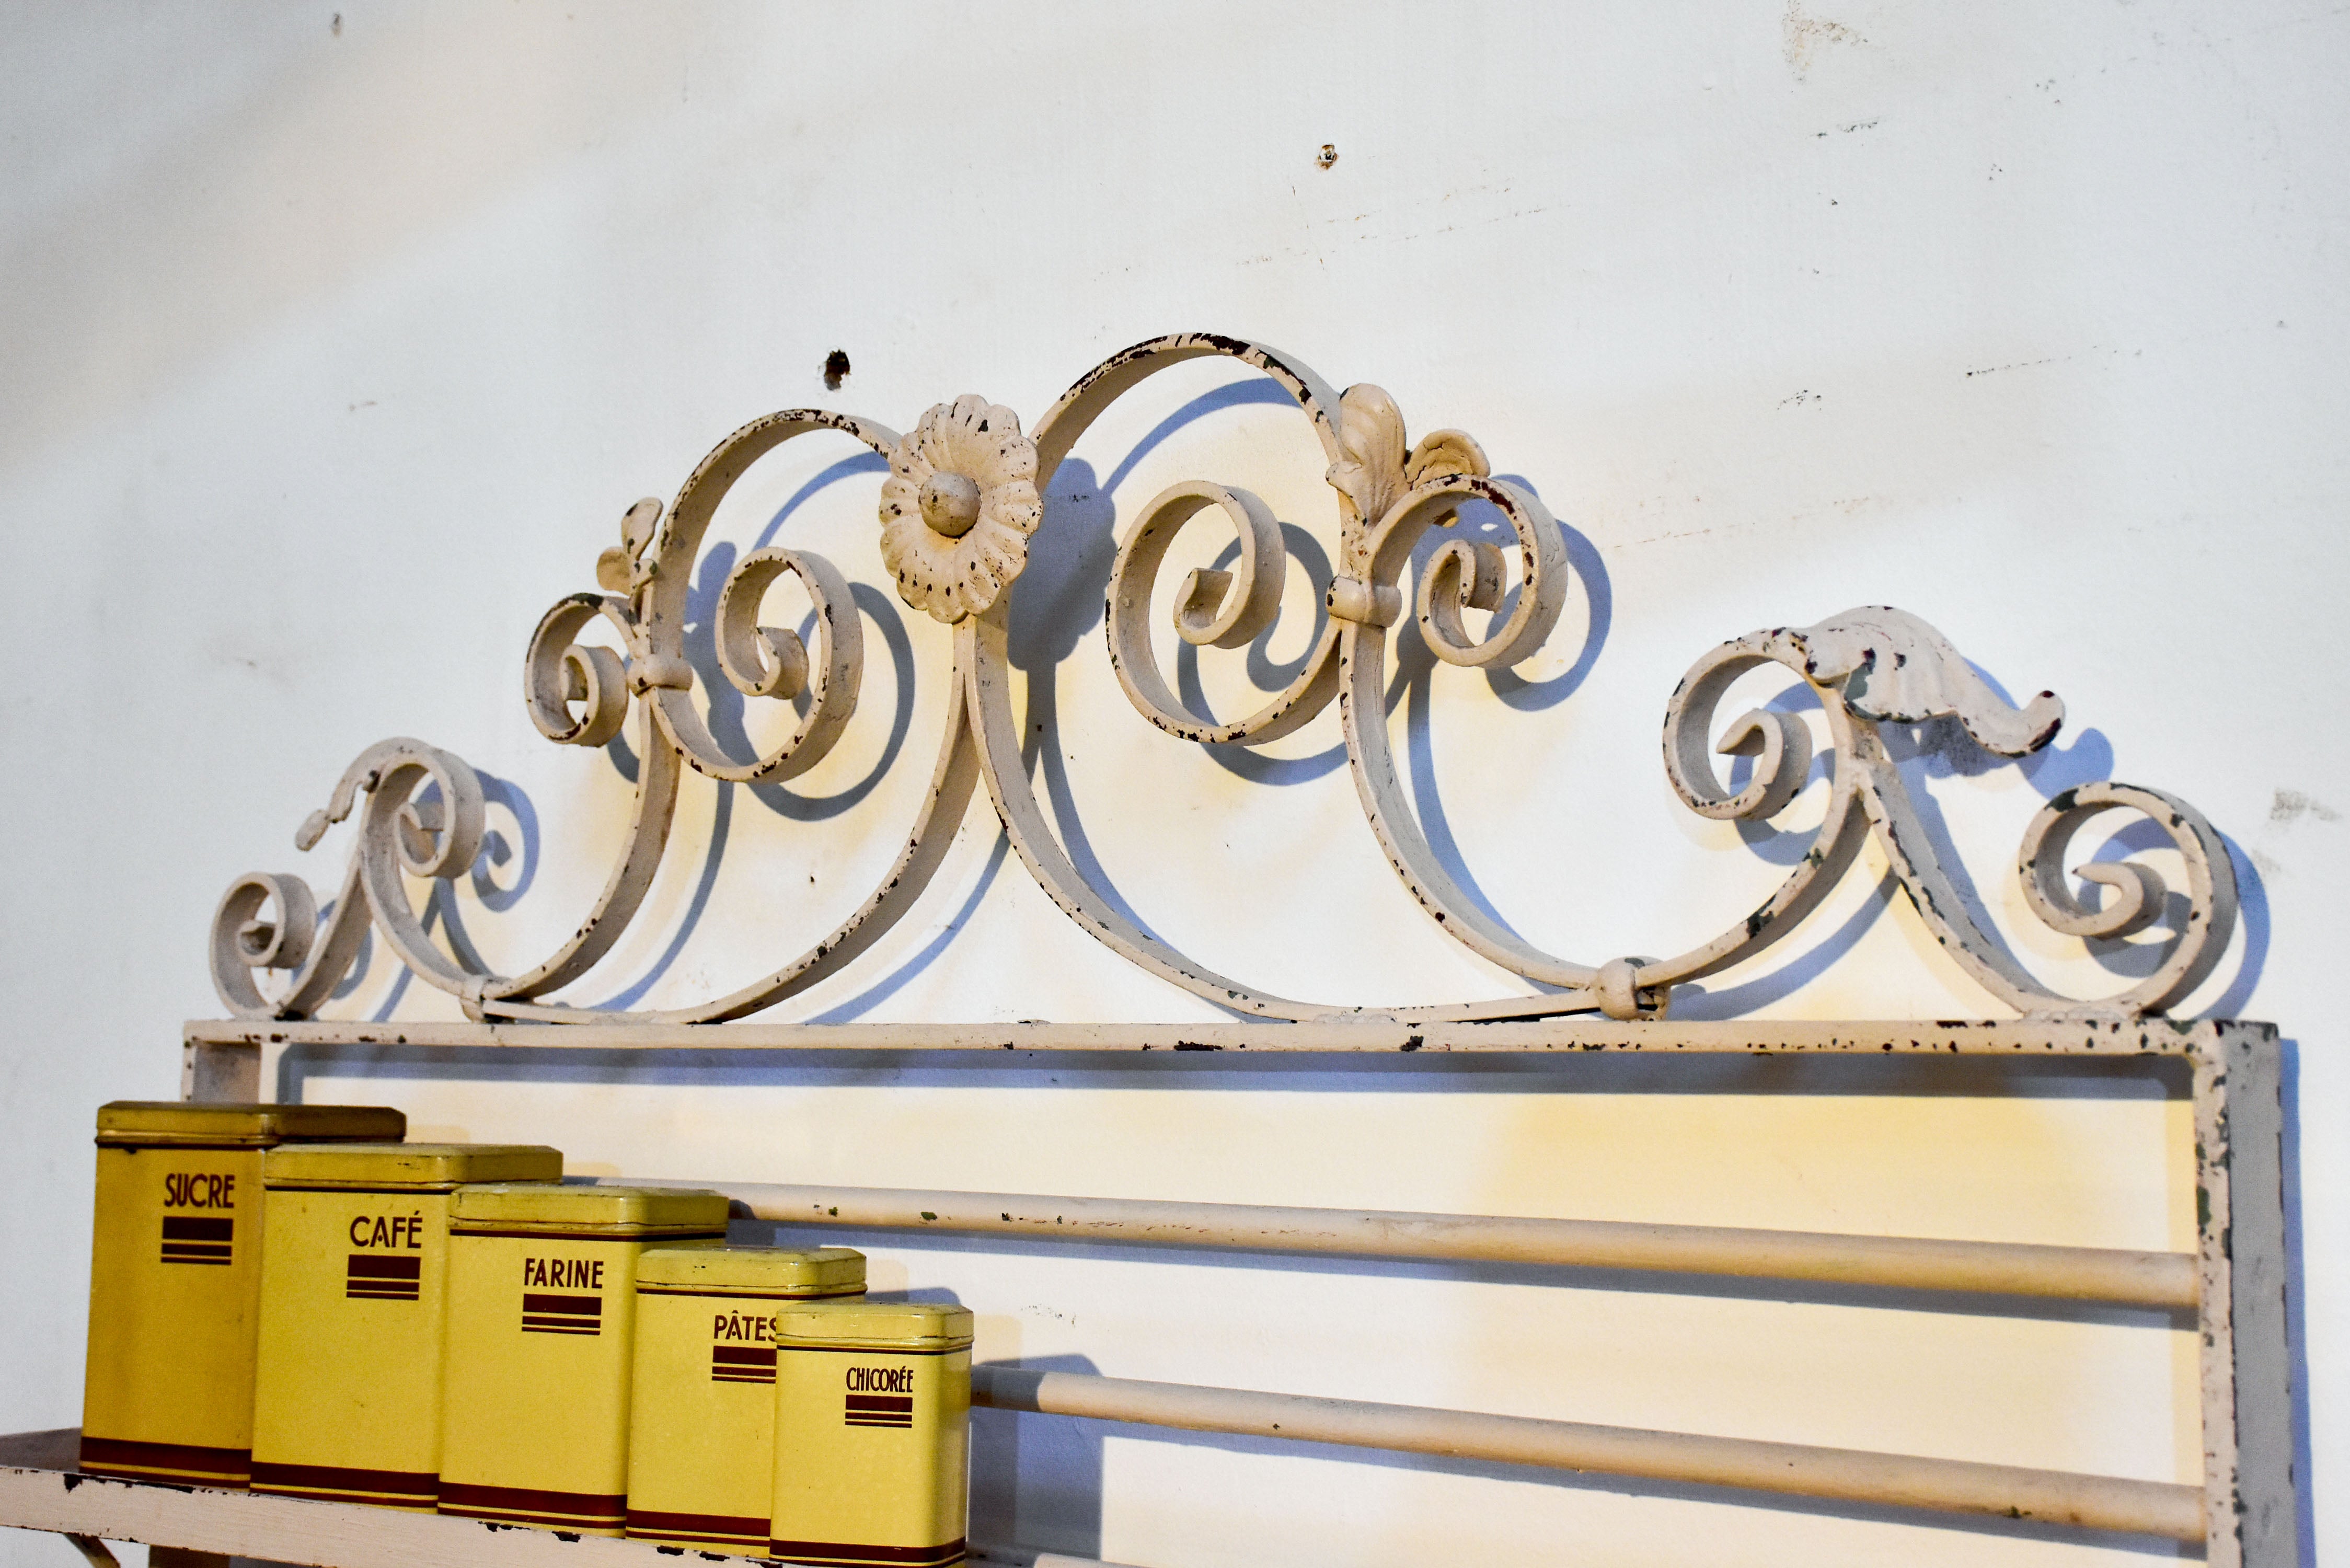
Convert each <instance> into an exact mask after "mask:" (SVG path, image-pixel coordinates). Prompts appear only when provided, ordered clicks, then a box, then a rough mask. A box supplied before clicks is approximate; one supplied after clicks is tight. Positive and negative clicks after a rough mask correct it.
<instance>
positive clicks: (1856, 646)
mask: <svg viewBox="0 0 2350 1568" xmlns="http://www.w3.org/2000/svg"><path fill="white" fill-rule="evenodd" d="M1790 636H1791V637H1792V638H1793V639H1794V640H1796V641H1797V642H1799V643H1800V644H1801V645H1802V646H1803V648H1804V667H1805V670H1806V673H1808V674H1809V675H1810V676H1811V678H1812V679H1813V680H1815V681H1817V682H1819V683H1820V684H1821V685H1823V686H1834V685H1835V684H1836V683H1837V682H1838V681H1841V682H1843V686H1842V692H1843V697H1844V701H1845V704H1846V706H1847V707H1849V708H1850V709H1851V710H1852V711H1854V712H1856V713H1857V714H1859V715H1860V716H1861V717H1862V718H1864V719H1868V720H1872V721H1874V722H1877V723H1883V724H1922V723H1924V722H1927V721H1928V720H1930V719H1941V718H1955V719H1957V720H1958V721H1959V722H1960V724H1962V725H1964V726H1965V727H1966V732H1967V733H1968V734H1970V735H1971V736H1973V737H1974V739H1975V743H1976V744H1978V745H1980V746H1981V747H1982V748H1983V749H1984V750H1985V751H1989V752H1996V753H1999V754H2000V755H2001V756H2003V757H2020V756H2023V755H2025V754H2027V753H2032V752H2036V751H2038V750H2040V749H2041V748H2042V747H2043V746H2045V745H2046V744H2047V743H2048V742H2051V741H2053V740H2054V739H2055V738H2056V732H2057V730H2058V729H2059V728H2061V727H2062V726H2063V724H2064V701H2063V700H2062V699H2060V698H2058V696H2057V695H2056V694H2055V693H2054V691H2043V692H2041V693H2039V694H2038V695H2037V696H2035V697H2033V699H2032V700H2031V701H2029V702H2026V703H2025V704H2024V705H2023V706H2022V708H2018V707H2016V706H2015V705H2014V704H2013V703H2012V702H2010V701H2007V700H2006V699H2005V698H2003V697H2002V696H2001V695H2000V694H1999V693H1998V692H1996V691H1992V690H1991V687H1990V685H1989V684H1988V683H1987V682H1985V681H1984V680H1983V678H1982V677H1981V676H1980V675H1978V674H1976V673H1975V669H1974V666H1973V665H1971V664H1970V663H1968V662H1967V660H1966V658H1965V656H1964V655H1962V654H1961V653H1960V652H1959V650H1958V649H1955V648H1953V647H1951V646H1950V642H1949V641H1948V640H1947V639H1944V638H1943V636H1942V634H1941V633H1939V632H1938V631H1936V630H1935V629H1934V628H1932V627H1930V626H1928V625H1927V624H1926V623H1925V622H1924V621H1922V620H1919V619H1918V618H1917V617H1916V616H1913V615H1910V614H1909V613H1908V612H1907V611H1905V610H1898V609H1895V608H1894V607H1892V606H1890V605H1864V606H1862V607H1858V608H1856V609H1849V610H1846V611H1845V612H1844V613H1843V614H1842V615H1838V616H1831V617H1829V618H1827V619H1826V620H1824V621H1821V622H1820V623H1819V624H1817V625H1816V626H1809V627H1805V628H1803V629H1802V630H1800V631H1796V632H1793V633H1791V634H1790Z"/></svg>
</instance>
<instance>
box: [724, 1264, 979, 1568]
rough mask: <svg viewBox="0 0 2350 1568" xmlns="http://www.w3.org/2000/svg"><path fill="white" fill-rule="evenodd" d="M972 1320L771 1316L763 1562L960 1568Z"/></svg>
mask: <svg viewBox="0 0 2350 1568" xmlns="http://www.w3.org/2000/svg"><path fill="white" fill-rule="evenodd" d="M971 1328H972V1319H971V1313H970V1311H969V1309H967V1308H964V1307H959V1306H953V1305H943V1304H939V1303H930V1302H870V1301H853V1302H816V1303H809V1304H807V1305H806V1306H798V1307H787V1308H785V1310H784V1311H783V1312H781V1313H780V1314H777V1328H776V1334H775V1501H774V1510H775V1511H774V1514H773V1517H772V1518H771V1520H770V1521H769V1525H768V1531H769V1534H768V1539H767V1552H768V1554H769V1555H770V1556H772V1557H775V1559H777V1560H778V1561H780V1562H784V1563H820V1564H825V1565H827V1568H849V1565H852V1564H867V1565H879V1564H884V1563H887V1564H891V1565H893V1568H946V1565H947V1564H951V1563H961V1562H962V1561H963V1550H964V1542H963V1534H964V1531H965V1528H966V1526H965V1522H964V1521H965V1519H966V1517H967V1515H968V1512H969V1506H968V1496H969V1494H968V1487H969V1483H970V1474H969V1457H970V1449H971Z"/></svg>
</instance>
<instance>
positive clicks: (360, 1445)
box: [253, 1143, 563, 1511]
mask: <svg viewBox="0 0 2350 1568" xmlns="http://www.w3.org/2000/svg"><path fill="white" fill-rule="evenodd" d="M562 1178H563V1156H562V1154H561V1152H560V1151H559V1150H556V1149H552V1148H546V1147H537V1146H529V1145H520V1144H452V1143H423V1144H417V1143H410V1144H399V1143H378V1144H288V1145H286V1147H281V1148H274V1149H271V1150H270V1151H269V1153H268V1155H267V1157H266V1158H264V1159H263V1161H262V1166H261V1179H262V1184H263V1186H264V1187H265V1189H267V1198H266V1199H265V1213H266V1217H267V1218H266V1224H267V1226H268V1231H269V1255H268V1257H267V1258H266V1259H265V1260H264V1262H263V1263H262V1269H261V1348H260V1358H259V1361H258V1363H257V1364H256V1366H255V1369H254V1387H253V1490H255V1491H266V1492H276V1493H279V1494H281V1495H284V1496H287V1497H307V1498H316V1499H319V1500H322V1501H329V1502H371V1503H379V1504H383V1505H387V1506H390V1507H394V1508H411V1509H423V1510H428V1511H429V1510H430V1509H432V1506H433V1504H434V1502H435V1501H437V1499H438V1497H439V1494H440V1478H441V1355H442V1330H443V1328H444V1326H445V1325H446V1323H447V1319H448V1300H449V1292H448V1284H449V1270H448V1254H449V1230H448V1225H449V1199H450V1195H451V1194H452V1192H454V1191H455V1190H456V1189H457V1187H458V1186H459V1184H461V1183H463V1182H468V1181H548V1182H551V1181H559V1180H561V1179H562Z"/></svg>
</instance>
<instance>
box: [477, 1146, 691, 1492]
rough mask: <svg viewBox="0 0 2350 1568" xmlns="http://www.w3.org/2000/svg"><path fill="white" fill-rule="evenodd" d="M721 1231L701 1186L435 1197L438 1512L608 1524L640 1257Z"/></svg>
mask: <svg viewBox="0 0 2350 1568" xmlns="http://www.w3.org/2000/svg"><path fill="white" fill-rule="evenodd" d="M725 1237H726V1199H724V1198H723V1197H722V1196H720V1195H719V1194H717V1193H715V1192H697V1191H692V1190H690V1189H682V1188H658V1187H546V1186H536V1185H512V1184H504V1183H501V1184H497V1185H493V1186H484V1187H461V1188H459V1189H457V1192H456V1195H455V1197H454V1198H452V1199H451V1200H450V1204H449V1344H448V1351H447V1354H446V1355H445V1356H444V1357H443V1359H442V1418H441V1432H442V1438H441V1511H442V1513H454V1514H462V1515H463V1516H464V1517H465V1518H468V1519H487V1520H494V1521H499V1522H502V1523H507V1524H536V1525H544V1526H546V1527H547V1528H549V1529H555V1530H573V1531H578V1532H582V1533H585V1534H590V1535H618V1534H619V1533H620V1532H621V1530H622V1527H623V1526H624V1525H625V1524H626V1523H627V1521H628V1504H629V1499H628V1485H629V1374H630V1371H631V1367H632V1363H633V1360H634V1355H633V1351H634V1348H635V1339H634V1332H635V1328H636V1320H637V1289H636V1286H637V1261H638V1258H639V1254H641V1253H642V1252H643V1251H644V1250H645V1249H646V1248H647V1247H649V1246H657V1245H658V1246H675V1245H676V1244H678V1243H679V1242H681V1241H712V1242H717V1241H724V1240H725Z"/></svg>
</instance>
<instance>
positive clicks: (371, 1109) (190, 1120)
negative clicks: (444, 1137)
mask: <svg viewBox="0 0 2350 1568" xmlns="http://www.w3.org/2000/svg"><path fill="white" fill-rule="evenodd" d="M407 1136H408V1117H407V1116H404V1115H402V1114H401V1113H400V1112H399V1111H396V1110H393V1109H392V1108H391V1107H390V1106H261V1105H191V1104H188V1103H187V1102H185V1101H182V1100H116V1101H114V1102H112V1103H111V1104H109V1105H103V1106H99V1107H98V1141H99V1143H100V1144H101V1145H104V1146H106V1147H122V1148H145V1147H169V1148H185V1147H190V1146H198V1147H202V1146H205V1145H210V1146H212V1147H230V1148H268V1147H272V1146H274V1145H276V1144H280V1143H335V1142H339V1143H398V1142H399V1141H400V1139H401V1138H403V1137H407Z"/></svg>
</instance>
